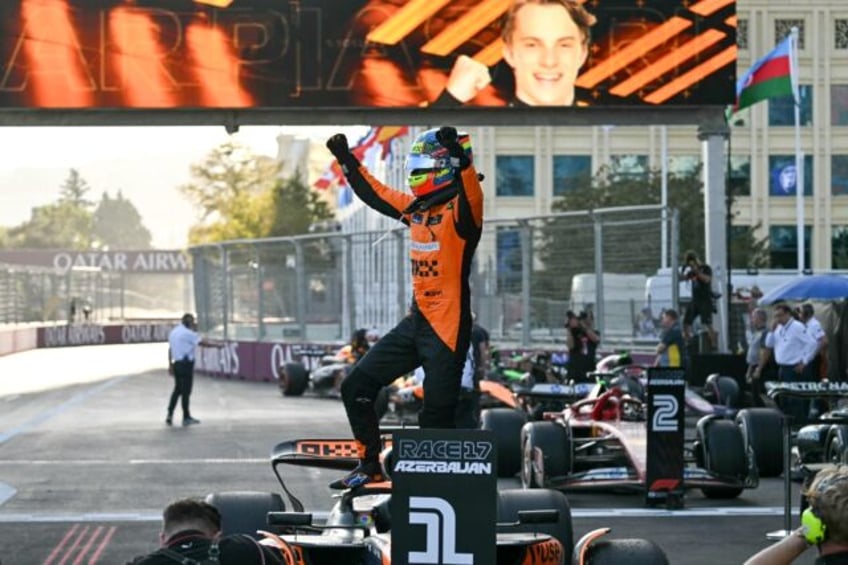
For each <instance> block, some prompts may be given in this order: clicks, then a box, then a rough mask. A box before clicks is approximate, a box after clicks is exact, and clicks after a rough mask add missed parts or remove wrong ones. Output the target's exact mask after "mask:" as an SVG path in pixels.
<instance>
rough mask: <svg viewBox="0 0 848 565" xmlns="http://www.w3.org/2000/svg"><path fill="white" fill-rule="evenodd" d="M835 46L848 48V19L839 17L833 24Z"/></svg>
mask: <svg viewBox="0 0 848 565" xmlns="http://www.w3.org/2000/svg"><path fill="white" fill-rule="evenodd" d="M833 38H834V41H833V43H834V45H833V46H834V47H835V48H836V49H840V50H841V49H848V20H846V19H844V18H838V19H837V20H836V21H835V22H834V24H833Z"/></svg>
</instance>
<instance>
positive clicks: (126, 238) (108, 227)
mask: <svg viewBox="0 0 848 565" xmlns="http://www.w3.org/2000/svg"><path fill="white" fill-rule="evenodd" d="M92 231H93V236H94V241H95V242H96V243H97V244H99V245H100V247H101V248H109V249H150V248H151V247H152V245H151V235H150V230H148V229H147V228H146V227H145V226H144V223H143V222H142V220H141V214H139V213H138V210H137V209H136V207H135V206H134V205H133V203H132V202H130V201H129V200H127V199H125V198H124V195H123V193H122V192H121V191H120V190H119V191H118V194H117V195H116V196H115V198H110V197H109V193H108V192H104V193H103V196H102V197H101V198H100V202H99V203H98V204H97V208H96V209H95V210H94V218H93V226H92Z"/></svg>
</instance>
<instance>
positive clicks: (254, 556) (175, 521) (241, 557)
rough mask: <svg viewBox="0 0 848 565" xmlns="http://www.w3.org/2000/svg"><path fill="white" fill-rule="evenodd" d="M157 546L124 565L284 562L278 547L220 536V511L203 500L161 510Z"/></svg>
mask: <svg viewBox="0 0 848 565" xmlns="http://www.w3.org/2000/svg"><path fill="white" fill-rule="evenodd" d="M159 541H160V543H161V547H160V548H159V549H157V550H156V551H154V552H153V553H150V554H149V555H145V556H141V557H137V558H135V559H134V560H132V561H129V562H128V565H173V564H174V563H184V564H186V565H193V564H198V565H199V564H202V563H209V564H211V563H218V564H220V565H259V564H267V565H284V564H285V563H286V561H285V558H284V557H283V554H282V552H281V550H279V549H276V548H273V547H269V546H266V545H263V544H260V543H259V542H257V541H256V540H255V539H253V538H252V537H250V536H246V535H240V534H239V535H228V536H221V514H220V513H219V512H218V509H217V508H215V507H214V506H212V505H211V504H208V503H206V502H203V501H200V500H195V499H192V498H185V499H182V500H177V501H176V502H172V503H171V504H169V505H168V506H167V507H166V508H165V511H164V512H163V513H162V531H161V532H159Z"/></svg>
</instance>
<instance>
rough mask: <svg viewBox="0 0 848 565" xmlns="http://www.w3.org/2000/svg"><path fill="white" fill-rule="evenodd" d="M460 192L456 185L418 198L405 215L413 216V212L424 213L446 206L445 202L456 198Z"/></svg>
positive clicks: (406, 210) (407, 208)
mask: <svg viewBox="0 0 848 565" xmlns="http://www.w3.org/2000/svg"><path fill="white" fill-rule="evenodd" d="M458 192H459V189H458V188H457V187H456V185H454V184H452V185H450V186H446V187H445V188H443V189H441V190H439V191H437V192H434V193H433V194H429V195H427V196H425V197H422V198H416V199H415V200H413V201H412V203H411V204H410V205H409V206H407V207H406V209H405V210H404V211H403V213H404V214H411V213H412V212H423V211H425V210H428V209H430V208H432V207H433V206H438V205H439V204H444V203H445V202H447V201H448V200H450V199H451V198H453V197H454V196H456V195H457V193H458Z"/></svg>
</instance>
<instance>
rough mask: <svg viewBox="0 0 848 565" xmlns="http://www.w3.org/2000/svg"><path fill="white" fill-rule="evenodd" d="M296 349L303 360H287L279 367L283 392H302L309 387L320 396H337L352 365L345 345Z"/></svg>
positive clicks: (298, 394) (292, 394)
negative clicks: (331, 347) (340, 385)
mask: <svg viewBox="0 0 848 565" xmlns="http://www.w3.org/2000/svg"><path fill="white" fill-rule="evenodd" d="M296 353H297V354H298V356H299V357H300V361H290V362H287V363H283V364H282V365H281V366H280V367H279V369H278V373H279V375H280V380H279V386H280V393H281V394H282V395H283V396H301V395H303V393H305V392H306V391H307V390H309V391H312V392H313V393H315V394H316V395H318V396H330V397H337V396H338V395H339V393H338V387H339V384H340V383H341V381H342V379H343V378H344V376H345V374H346V371H347V370H349V368H350V366H351V361H350V359H349V358H348V356H347V354H346V350H345V347H342V348H341V349H338V350H337V351H335V352H333V351H332V349H330V348H329V347H322V346H310V347H308V348H303V349H299V350H298V351H297V352H296ZM310 367H311V369H310Z"/></svg>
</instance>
